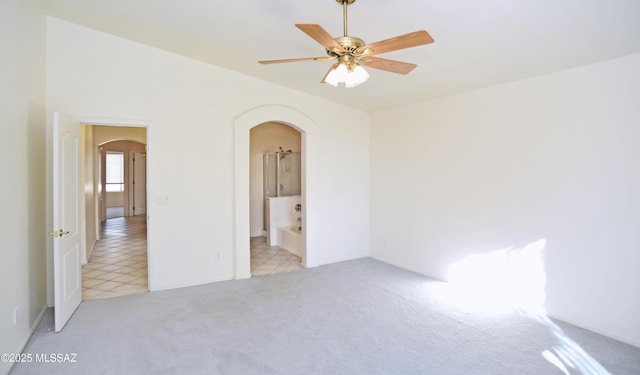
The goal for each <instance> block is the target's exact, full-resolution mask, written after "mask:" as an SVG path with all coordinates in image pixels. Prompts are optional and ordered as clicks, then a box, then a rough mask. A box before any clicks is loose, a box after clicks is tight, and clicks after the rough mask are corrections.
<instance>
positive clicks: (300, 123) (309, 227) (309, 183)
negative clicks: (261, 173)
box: [234, 105, 319, 279]
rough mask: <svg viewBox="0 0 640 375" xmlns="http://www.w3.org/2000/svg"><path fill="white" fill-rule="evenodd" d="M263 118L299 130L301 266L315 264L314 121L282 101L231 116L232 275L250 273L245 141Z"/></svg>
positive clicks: (306, 266) (248, 200)
mask: <svg viewBox="0 0 640 375" xmlns="http://www.w3.org/2000/svg"><path fill="white" fill-rule="evenodd" d="M265 122H278V123H281V124H285V125H288V126H290V127H292V128H294V129H296V130H298V131H299V132H300V134H301V142H300V143H301V147H300V149H301V171H302V172H301V177H302V181H301V185H302V189H301V190H302V194H301V199H302V207H303V208H304V215H302V227H303V229H305V232H304V235H303V236H302V241H303V243H302V266H303V267H305V268H310V267H316V266H318V264H319V256H318V255H319V254H318V253H319V251H318V249H317V247H318V240H317V237H318V233H317V232H318V229H317V223H316V216H317V211H318V208H317V207H316V202H317V192H316V190H317V186H316V184H315V179H313V178H312V177H313V173H314V171H315V170H316V164H317V161H316V160H317V154H318V151H317V150H316V144H315V142H314V141H313V140H314V139H315V137H316V136H315V134H316V127H317V125H316V123H315V122H314V121H313V120H312V119H311V118H309V117H307V115H305V114H304V113H302V112H300V111H298V110H296V109H293V108H291V107H287V106H282V105H265V106H261V107H257V108H254V109H251V110H249V111H247V112H245V113H244V114H242V115H240V116H239V117H237V118H236V119H235V120H234V132H235V137H234V138H235V147H234V160H235V176H234V177H235V231H234V232H235V233H234V234H235V236H234V237H235V241H234V246H235V251H234V268H235V269H234V278H235V279H246V278H250V277H251V265H250V259H251V252H250V237H251V231H250V221H251V220H250V208H249V202H250V192H249V191H250V183H249V180H250V178H249V174H250V173H249V165H250V161H249V155H250V152H249V143H250V130H251V128H253V127H255V126H256V125H259V124H262V123H265Z"/></svg>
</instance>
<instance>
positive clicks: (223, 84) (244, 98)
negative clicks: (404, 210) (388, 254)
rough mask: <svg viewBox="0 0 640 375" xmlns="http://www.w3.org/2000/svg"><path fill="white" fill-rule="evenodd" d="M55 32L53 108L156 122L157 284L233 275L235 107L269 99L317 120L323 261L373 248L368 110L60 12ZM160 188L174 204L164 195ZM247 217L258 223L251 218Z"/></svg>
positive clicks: (152, 151) (50, 83) (153, 227)
mask: <svg viewBox="0 0 640 375" xmlns="http://www.w3.org/2000/svg"><path fill="white" fill-rule="evenodd" d="M47 35H48V44H47V50H48V53H47V59H48V60H47V98H48V109H49V110H50V111H53V110H57V111H61V112H64V113H67V114H69V115H71V116H75V117H98V118H113V119H139V120H143V121H148V122H149V123H150V124H151V125H150V127H149V128H148V142H149V143H148V144H149V149H148V153H149V160H148V170H147V172H148V183H149V203H150V204H149V207H148V208H149V212H148V213H149V217H150V219H149V227H148V230H149V247H150V253H149V262H150V270H151V273H150V287H151V288H152V289H153V290H158V289H166V288H172V287H178V286H185V285H194V284H200V283H207V282H212V281H218V280H228V279H231V278H233V277H234V267H233V266H234V264H233V261H234V259H233V257H234V252H233V251H232V250H233V249H234V246H235V237H234V230H235V229H234V188H235V187H234V174H235V169H234V166H235V164H234V160H233V158H234V151H233V147H234V146H233V145H234V119H235V118H237V117H238V116H241V115H242V114H243V113H245V112H247V111H249V110H251V109H253V108H256V107H259V106H264V105H268V104H280V105H283V106H287V107H290V108H295V109H296V110H297V111H300V112H301V113H304V114H305V115H306V116H308V117H309V118H311V119H312V120H313V121H314V122H315V123H316V124H317V128H318V130H317V131H315V132H314V135H313V138H314V139H312V140H311V141H312V142H314V145H315V147H314V150H315V151H314V152H316V153H317V154H318V155H322V157H318V156H315V155H314V156H313V160H315V161H314V165H313V169H314V170H315V171H316V174H315V175H314V181H316V182H315V183H316V184H317V186H316V187H315V190H314V191H316V192H318V194H317V196H318V197H319V198H318V199H319V200H320V202H319V204H318V206H319V208H320V211H319V212H317V215H316V216H317V230H318V234H319V235H318V240H317V241H318V243H317V244H316V245H317V248H318V249H322V250H321V251H322V254H320V256H319V259H320V260H321V262H320V263H331V262H335V261H340V260H345V259H352V258H357V257H363V256H367V255H368V247H369V245H368V240H369V222H368V217H369V211H368V204H369V195H368V184H369V132H368V125H369V116H368V115H367V114H365V113H363V112H361V111H356V110H353V109H351V108H348V107H346V106H343V105H339V104H334V103H331V102H328V101H325V100H323V99H318V98H315V97H312V96H309V95H306V94H302V93H300V92H296V91H293V90H290V89H287V88H284V87H281V86H278V85H274V84H270V83H266V82H263V81H260V80H257V79H255V78H251V77H248V76H245V75H241V74H237V73H234V72H231V71H228V70H225V69H222V68H218V67H215V66H211V65H208V64H205V63H201V62H198V61H194V60H190V59H187V58H184V57H181V56H177V55H174V54H171V53H168V52H165V51H161V50H158V49H155V48H151V47H148V46H144V45H141V44H138V43H134V42H131V41H128V40H124V39H121V38H118V37H114V36H111V35H108V34H104V33H100V32H96V31H93V30H90V29H87V28H84V27H80V26H77V25H74V24H71V23H68V22H65V21H61V20H58V19H55V18H49V19H48V32H47ZM327 89H333V88H327ZM336 119H338V120H336ZM256 125H258V124H256ZM324 155H327V157H326V158H325V157H324ZM246 168H248V163H247V166H246ZM336 186H337V187H339V189H336V188H335V187H336ZM159 197H166V198H168V202H169V204H168V205H161V206H160V205H156V204H155V202H156V199H157V198H159ZM246 226H247V228H246V232H247V233H248V232H249V229H248V226H249V220H247V221H246ZM247 241H248V237H247ZM217 254H219V255H220V259H216V255H217Z"/></svg>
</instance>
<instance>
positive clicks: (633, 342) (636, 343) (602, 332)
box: [548, 314, 640, 348]
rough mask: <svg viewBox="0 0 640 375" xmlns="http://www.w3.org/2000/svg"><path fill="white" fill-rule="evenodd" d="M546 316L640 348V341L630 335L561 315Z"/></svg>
mask: <svg viewBox="0 0 640 375" xmlns="http://www.w3.org/2000/svg"><path fill="white" fill-rule="evenodd" d="M548 316H549V317H550V318H552V319H555V320H559V321H561V322H563V323H567V324H571V325H573V326H576V327H580V328H582V329H586V330H587V331H591V332H594V333H597V334H599V335H602V336H606V337H609V338H611V339H614V340H617V341H620V342H623V343H625V344H629V345H632V346H635V347H637V348H640V341H637V340H634V339H632V338H630V337H624V336H621V335H617V334H615V333H611V332H608V331H607V330H603V329H599V328H594V327H592V326H590V325H588V324H582V323H576V322H574V321H572V320H571V319H566V318H564V317H562V316H559V315H556V314H551V315H548Z"/></svg>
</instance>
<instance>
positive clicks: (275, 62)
mask: <svg viewBox="0 0 640 375" xmlns="http://www.w3.org/2000/svg"><path fill="white" fill-rule="evenodd" d="M335 59H337V57H331V56H323V57H301V58H298V59H281V60H262V61H258V62H259V63H260V64H280V63H289V62H300V61H328V60H335Z"/></svg>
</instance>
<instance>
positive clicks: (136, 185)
mask: <svg viewBox="0 0 640 375" xmlns="http://www.w3.org/2000/svg"><path fill="white" fill-rule="evenodd" d="M146 208H147V155H146V154H143V153H142V152H136V153H134V155H133V214H134V215H144V214H145V213H146V212H147V210H146Z"/></svg>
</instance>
